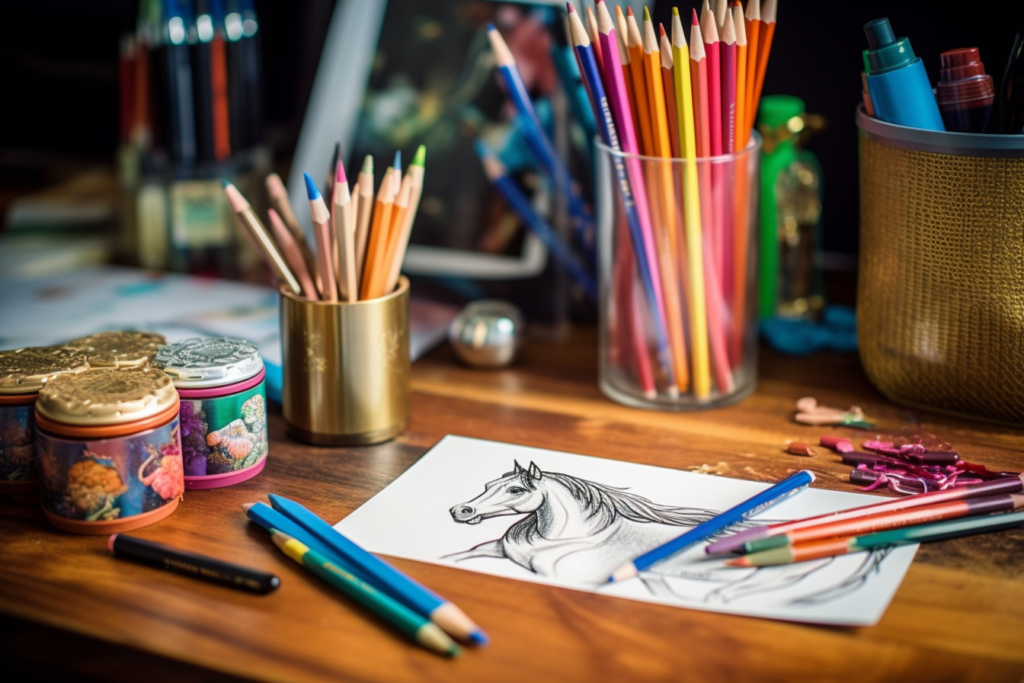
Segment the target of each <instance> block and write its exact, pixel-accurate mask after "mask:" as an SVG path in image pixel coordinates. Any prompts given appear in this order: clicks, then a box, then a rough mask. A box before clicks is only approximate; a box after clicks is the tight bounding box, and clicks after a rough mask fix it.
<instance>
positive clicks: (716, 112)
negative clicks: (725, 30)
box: [700, 5, 722, 157]
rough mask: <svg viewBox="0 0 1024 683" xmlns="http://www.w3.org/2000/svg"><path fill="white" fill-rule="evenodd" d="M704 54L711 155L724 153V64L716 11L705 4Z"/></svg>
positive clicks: (702, 29)
mask: <svg viewBox="0 0 1024 683" xmlns="http://www.w3.org/2000/svg"><path fill="white" fill-rule="evenodd" d="M700 32H701V35H703V37H704V54H705V55H707V59H708V125H709V126H710V128H711V156H715V157H717V156H718V155H719V154H721V153H722V66H721V61H720V60H721V58H720V52H721V50H720V47H719V41H718V26H717V25H716V24H715V13H714V12H713V11H712V10H711V9H710V7H708V6H707V5H705V6H704V14H703V16H702V17H701V20H700Z"/></svg>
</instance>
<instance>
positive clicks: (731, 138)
mask: <svg viewBox="0 0 1024 683" xmlns="http://www.w3.org/2000/svg"><path fill="white" fill-rule="evenodd" d="M719 49H720V50H721V70H722V153H723V154H731V153H732V151H733V150H734V149H736V28H735V26H733V23H732V12H730V11H728V10H726V12H725V18H724V20H723V21H722V41H721V43H719Z"/></svg>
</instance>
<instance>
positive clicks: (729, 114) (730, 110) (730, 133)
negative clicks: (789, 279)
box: [719, 9, 736, 301]
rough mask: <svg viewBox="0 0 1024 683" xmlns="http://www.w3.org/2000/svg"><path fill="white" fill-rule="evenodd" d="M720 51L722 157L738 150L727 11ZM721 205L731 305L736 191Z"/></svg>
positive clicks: (727, 171) (724, 277) (726, 169)
mask: <svg viewBox="0 0 1024 683" xmlns="http://www.w3.org/2000/svg"><path fill="white" fill-rule="evenodd" d="M719 48H720V49H721V57H722V59H721V67H722V154H732V152H733V150H734V149H736V27H735V26H734V25H733V21H732V12H729V11H728V9H727V10H726V12H725V16H724V18H723V20H722V40H721V42H720V43H719ZM722 175H723V176H724V177H725V178H726V180H728V178H731V177H734V169H733V167H732V166H731V165H725V166H723V167H722ZM727 194H728V195H729V196H726V197H725V201H723V202H722V209H723V212H722V219H721V223H720V225H719V229H720V230H721V233H722V234H721V241H722V247H723V248H722V260H721V270H720V271H719V275H720V276H721V281H722V296H723V298H724V299H725V300H726V301H732V288H733V273H732V271H733V261H734V258H733V249H734V248H735V246H734V245H733V241H734V239H733V232H734V230H733V227H732V226H733V218H734V216H733V214H734V210H733V201H732V196H733V194H734V192H733V191H730V192H728V193H727Z"/></svg>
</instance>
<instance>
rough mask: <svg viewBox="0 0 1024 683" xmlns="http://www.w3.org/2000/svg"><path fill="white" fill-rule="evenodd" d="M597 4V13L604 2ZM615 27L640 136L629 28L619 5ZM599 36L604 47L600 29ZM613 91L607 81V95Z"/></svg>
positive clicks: (630, 111) (631, 107)
mask: <svg viewBox="0 0 1024 683" xmlns="http://www.w3.org/2000/svg"><path fill="white" fill-rule="evenodd" d="M597 4H598V8H597V10H595V11H597V12H600V10H601V6H602V5H604V0H599V2H598V3H597ZM605 11H607V9H605ZM615 26H616V27H617V28H616V30H615V46H616V48H617V49H618V51H619V64H620V67H621V68H622V81H623V83H625V85H626V101H627V102H628V103H629V114H630V117H631V118H632V119H633V130H634V131H637V135H639V134H640V133H639V131H640V119H639V118H638V117H637V107H636V90H635V89H634V88H633V68H632V66H631V65H630V63H629V48H628V47H626V34H627V33H629V27H628V26H627V25H626V15H625V14H623V12H622V8H621V7H619V6H618V5H616V6H615ZM598 36H599V37H598V43H599V44H601V45H604V42H603V41H602V40H601V39H600V29H598ZM605 52H607V50H605V49H604V48H602V54H603V53H605ZM607 63H608V60H607V58H605V64H607ZM604 68H607V67H604ZM602 73H603V70H602ZM606 78H607V76H606ZM612 90H613V88H612V84H611V83H608V82H607V81H606V82H605V85H604V91H605V94H607V93H609V92H611V91H612ZM616 116H618V114H616ZM619 125H620V126H621V125H622V124H621V123H620V124H619Z"/></svg>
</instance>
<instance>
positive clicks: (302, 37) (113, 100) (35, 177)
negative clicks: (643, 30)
mask: <svg viewBox="0 0 1024 683" xmlns="http://www.w3.org/2000/svg"><path fill="white" fill-rule="evenodd" d="M359 1H363V2H370V1H377V0H359ZM423 1H424V2H429V0H423ZM673 4H675V3H673V2H671V1H667V2H666V1H659V2H657V5H656V8H655V12H654V16H655V19H656V20H660V21H665V22H666V23H667V19H668V16H669V14H670V11H671V6H672V5H673ZM779 5H780V7H779V13H778V17H779V21H778V25H777V27H776V31H775V38H774V41H773V47H772V55H771V61H770V63H769V66H768V72H767V76H766V79H765V86H764V93H765V94H770V93H786V94H792V95H798V96H800V97H802V98H803V99H804V100H805V101H806V102H807V108H808V111H809V112H813V113H817V114H822V115H824V116H825V117H826V119H827V121H828V128H827V129H826V130H825V131H824V132H823V133H821V134H820V135H819V136H818V137H817V138H815V139H814V140H813V141H812V142H811V144H810V145H809V148H810V149H811V150H812V151H814V152H815V153H816V154H817V155H818V157H819V159H820V160H821V163H822V166H823V170H824V188H825V207H824V214H823V234H824V240H823V241H824V245H823V246H824V248H825V250H827V251H834V252H835V251H838V252H846V253H851V254H852V253H854V252H856V249H857V204H858V200H857V135H856V126H855V125H854V109H855V107H856V105H857V103H858V102H859V101H860V71H861V64H862V62H861V50H862V49H863V48H864V47H866V44H865V41H864V35H863V31H862V28H861V27H862V26H863V24H864V23H866V22H867V21H870V20H871V19H875V18H878V17H882V16H887V17H889V19H890V21H891V23H892V25H893V29H894V31H895V33H896V35H897V36H904V35H906V36H909V37H910V39H911V43H912V45H913V47H914V50H915V52H916V53H917V55H918V56H920V57H922V58H923V59H924V62H925V68H926V70H927V71H928V74H929V76H930V78H931V79H932V81H933V82H934V81H935V80H936V79H937V78H938V74H939V53H940V52H942V51H943V50H948V49H952V48H957V47H968V46H976V47H978V48H980V50H981V57H982V60H983V61H984V62H985V65H986V67H987V69H988V72H989V73H990V74H992V75H993V77H994V78H995V79H996V81H997V83H998V81H999V80H1000V77H1001V75H1002V71H1003V68H1004V66H1005V63H1006V59H1007V57H1008V55H1009V51H1010V47H1011V45H1012V43H1013V38H1014V34H1015V32H1016V31H1017V29H1018V27H1019V25H1020V22H1021V20H1022V19H1024V2H1021V1H1020V0H1013V1H1008V0H1003V1H1001V2H987V3H983V4H964V3H958V4H956V5H952V4H947V3H938V2H927V1H924V0H905V1H899V2H897V1H893V0H890V1H889V2H882V1H880V0H861V1H859V2H853V3H842V2H820V1H814V2H812V1H811V0H780V2H779ZM333 6H334V3H333V2H332V1H331V0H300V1H298V2H270V1H266V0H263V1H260V0H257V1H256V10H257V12H258V15H259V19H260V31H261V33H262V36H263V38H262V40H263V45H264V64H265V79H266V80H265V87H266V93H267V123H268V129H267V135H268V138H269V141H270V143H271V145H272V147H273V149H274V152H275V158H276V160H277V161H278V162H279V163H280V164H281V165H282V166H286V165H287V163H288V161H289V160H290V157H291V153H292V150H293V149H294V144H295V140H296V139H297V136H298V131H299V126H300V125H301V122H302V114H303V109H304V107H305V104H306V100H307V98H308V94H309V90H310V87H311V84H312V80H313V75H314V70H315V68H316V62H317V59H318V57H319V51H320V47H321V45H322V43H323V36H324V33H325V31H326V29H327V24H328V21H329V18H330V15H331V12H332V10H333ZM691 6H693V4H692V3H689V2H686V3H680V4H679V7H680V10H681V11H683V12H684V14H685V15H689V8H690V7H691ZM136 7H137V3H136V2H125V1H118V0H89V1H88V2H83V1H82V0H4V2H2V3H0V26H3V27H4V29H5V30H4V36H3V38H2V39H0V64H2V65H3V66H2V70H0V82H2V85H3V90H2V91H3V92H4V93H5V97H4V102H3V105H2V107H0V112H2V114H0V115H2V120H3V125H2V126H0V194H2V195H3V196H5V197H7V198H10V197H13V196H17V195H18V194H19V193H21V192H25V191H30V190H35V189H39V188H40V187H42V186H45V185H46V184H47V183H49V182H53V180H54V179H56V178H59V176H60V172H61V170H62V169H67V168H72V167H74V166H80V165H81V164H82V163H97V162H99V163H109V164H110V165H111V166H113V163H114V156H115V149H116V146H117V135H118V119H117V102H118V93H117V89H118V85H117V55H118V44H119V39H120V36H121V34H122V33H124V32H126V31H129V30H131V29H132V27H133V26H134V16H135V12H136ZM3 205H6V202H4V204H3Z"/></svg>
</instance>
